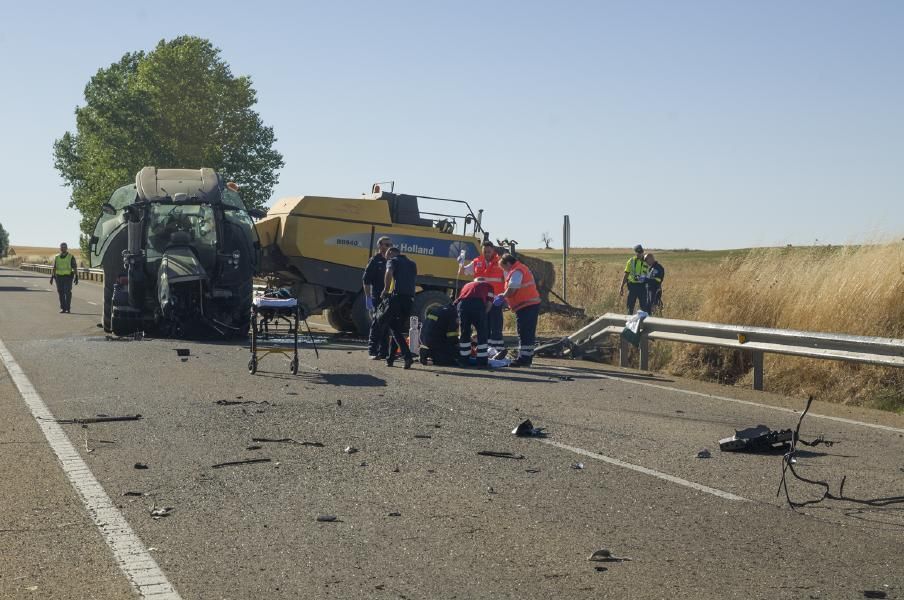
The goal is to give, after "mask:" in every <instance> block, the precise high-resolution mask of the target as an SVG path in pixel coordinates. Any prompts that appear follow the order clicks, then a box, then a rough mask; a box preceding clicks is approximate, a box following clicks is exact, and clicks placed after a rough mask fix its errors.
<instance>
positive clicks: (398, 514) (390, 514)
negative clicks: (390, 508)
mask: <svg viewBox="0 0 904 600" xmlns="http://www.w3.org/2000/svg"><path fill="white" fill-rule="evenodd" d="M388 516H390V517H401V516H402V513H400V512H391V513H389V515H388Z"/></svg>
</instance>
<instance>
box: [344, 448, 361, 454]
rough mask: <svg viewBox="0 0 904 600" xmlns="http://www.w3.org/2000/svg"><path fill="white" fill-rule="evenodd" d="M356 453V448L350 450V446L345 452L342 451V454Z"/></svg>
mask: <svg viewBox="0 0 904 600" xmlns="http://www.w3.org/2000/svg"><path fill="white" fill-rule="evenodd" d="M357 451H358V449H357V448H352V447H351V446H346V447H345V450H343V452H345V453H346V454H354V453H355V452H357Z"/></svg>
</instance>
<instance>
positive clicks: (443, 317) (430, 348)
mask: <svg viewBox="0 0 904 600" xmlns="http://www.w3.org/2000/svg"><path fill="white" fill-rule="evenodd" d="M456 338H458V311H457V310H456V307H455V305H454V304H445V305H443V306H437V307H435V308H431V309H430V310H429V311H428V312H427V318H426V319H425V320H424V326H423V327H422V328H421V348H420V359H421V364H422V365H426V364H427V361H428V360H432V361H433V364H434V365H442V366H452V365H455V364H457V362H458V346H457V345H456Z"/></svg>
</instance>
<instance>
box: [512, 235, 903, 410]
mask: <svg viewBox="0 0 904 600" xmlns="http://www.w3.org/2000/svg"><path fill="white" fill-rule="evenodd" d="M654 252H655V254H656V257H657V259H658V260H659V261H660V262H661V263H662V264H663V266H665V268H666V281H665V284H664V286H663V289H664V303H665V312H664V314H663V315H662V316H665V317H669V318H676V319H689V320H698V321H711V322H717V323H729V324H736V325H752V326H761V327H775V328H782V329H800V330H805V331H823V332H833V333H847V334H854V335H869V336H879V337H892V338H904V241H900V242H891V243H885V244H872V245H863V246H812V247H787V248H756V249H746V250H729V251H714V252H708V251H695V250H677V251H676V250H654ZM530 254H533V255H537V256H542V257H543V258H545V259H546V260H550V261H553V262H554V263H555V264H556V276H557V288H558V289H557V290H556V291H557V292H558V293H559V294H562V259H561V253H560V252H555V251H551V252H545V251H532V252H530ZM630 254H631V253H630V251H629V250H615V249H577V250H575V251H573V252H572V254H571V256H570V257H569V261H568V280H569V284H568V301H569V302H570V303H571V304H574V305H576V306H580V307H583V308H585V309H586V311H587V313H588V316H597V315H600V314H602V313H605V312H619V313H623V312H624V310H625V309H624V302H623V300H622V299H621V298H619V297H618V288H619V285H620V282H621V277H622V272H623V270H624V265H625V261H626V260H627V259H628V257H629V256H630ZM581 324H582V323H581V322H579V321H577V320H574V319H565V318H562V317H558V316H555V315H545V316H543V317H541V323H540V329H541V331H542V332H543V334H544V335H546V336H552V335H555V334H558V333H563V334H564V333H569V332H571V331H573V330H575V329H576V328H577V327H579V326H580V325H581ZM652 348H653V350H652V352H651V367H652V368H654V369H657V370H665V371H667V372H670V373H673V374H676V375H683V376H689V377H695V378H699V379H705V380H712V381H720V382H723V383H727V384H735V383H736V384H739V385H743V386H747V387H749V386H751V385H752V378H753V373H752V365H751V364H750V363H749V361H747V360H746V357H745V356H744V355H743V354H742V353H740V352H736V351H728V350H718V349H713V348H706V347H701V346H694V345H689V344H675V343H668V342H660V343H654V344H653V346H652ZM765 361H766V362H765V366H766V369H765V373H766V377H765V385H766V389H767V390H769V391H772V392H776V393H781V394H786V395H792V396H806V395H808V394H814V395H815V396H816V397H817V398H819V399H821V400H827V401H833V402H840V403H845V404H854V405H864V406H871V407H875V408H882V409H885V410H893V411H896V412H904V370H902V369H892V368H880V367H872V366H867V365H856V364H851V363H842V362H836V361H827V360H813V359H802V358H793V357H786V356H779V355H774V354H772V355H770V354H767V355H766V357H765Z"/></svg>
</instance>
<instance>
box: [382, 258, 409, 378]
mask: <svg viewBox="0 0 904 600" xmlns="http://www.w3.org/2000/svg"><path fill="white" fill-rule="evenodd" d="M416 283H417V264H415V262H414V261H413V260H411V259H409V258H408V257H407V256H405V255H404V254H401V253H400V252H399V249H398V248H390V249H389V250H387V251H386V275H385V277H384V278H383V291H382V293H381V294H380V297H381V298H389V310H388V311H387V315H386V323H387V325H388V326H389V333H390V335H391V336H392V340H391V343H390V346H389V355H388V356H387V357H386V364H387V366H390V367H391V366H392V364H393V363H394V362H395V350H396V348H398V349H399V350H401V353H402V358H403V360H404V361H405V368H406V369H410V368H411V365H412V364H413V363H414V356H413V355H412V354H411V350H410V349H409V348H408V342H407V341H405V333H407V331H408V329H409V328H410V325H409V319H410V318H411V307H412V305H413V304H414V294H415V286H416Z"/></svg>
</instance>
